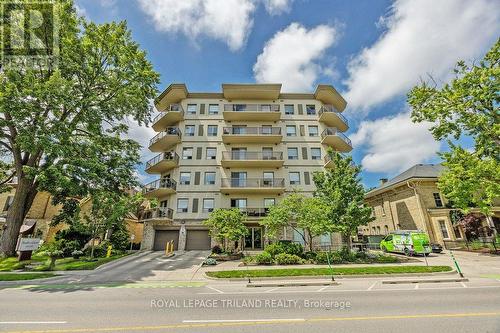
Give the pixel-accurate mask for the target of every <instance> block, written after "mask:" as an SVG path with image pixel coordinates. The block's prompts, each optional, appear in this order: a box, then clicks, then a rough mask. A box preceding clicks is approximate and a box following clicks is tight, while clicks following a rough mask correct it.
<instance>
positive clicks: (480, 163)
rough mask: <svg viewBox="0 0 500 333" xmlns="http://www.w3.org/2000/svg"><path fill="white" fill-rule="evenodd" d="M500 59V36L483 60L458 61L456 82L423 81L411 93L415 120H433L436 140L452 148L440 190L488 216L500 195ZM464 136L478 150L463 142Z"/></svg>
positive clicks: (444, 155)
mask: <svg viewBox="0 0 500 333" xmlns="http://www.w3.org/2000/svg"><path fill="white" fill-rule="evenodd" d="M499 61H500V40H499V41H497V42H496V43H495V45H493V47H492V48H491V50H490V51H489V52H488V53H487V54H486V56H485V57H484V59H482V60H481V61H479V62H477V63H476V62H474V63H471V64H466V63H465V62H464V61H460V62H458V64H457V67H456V69H455V71H454V74H455V78H453V79H452V80H451V82H450V83H446V84H444V85H443V86H441V87H438V85H437V84H436V83H435V82H434V81H432V80H431V81H430V82H423V83H422V84H420V85H418V86H416V87H414V88H413V89H412V90H411V91H410V92H409V94H408V103H409V104H410V105H411V107H412V119H413V121H415V122H422V121H430V122H432V123H433V125H432V127H431V128H430V131H431V133H432V135H433V136H434V138H435V139H436V140H443V139H446V140H448V143H449V145H450V148H451V149H450V151H449V152H444V153H441V154H440V155H441V157H442V158H443V160H444V162H443V165H444V166H445V167H446V169H445V171H444V173H443V175H442V176H441V177H440V178H439V180H438V187H439V189H440V190H441V191H442V192H443V194H444V195H445V196H446V197H447V198H448V199H449V200H450V201H451V202H452V204H453V205H454V206H455V207H456V208H459V209H461V210H463V211H466V212H467V211H468V210H469V209H470V208H471V207H479V208H480V210H481V211H482V212H483V213H484V214H486V215H487V216H488V215H491V207H492V206H493V205H494V202H495V200H498V197H499V195H500V164H499V159H500V110H499V105H500V94H499V91H500V80H499V78H500V67H499ZM464 136H465V137H469V138H472V139H473V141H474V149H473V150H469V149H467V148H466V147H462V146H461V145H460V140H459V139H461V138H462V137H464ZM452 139H453V140H454V141H455V142H452Z"/></svg>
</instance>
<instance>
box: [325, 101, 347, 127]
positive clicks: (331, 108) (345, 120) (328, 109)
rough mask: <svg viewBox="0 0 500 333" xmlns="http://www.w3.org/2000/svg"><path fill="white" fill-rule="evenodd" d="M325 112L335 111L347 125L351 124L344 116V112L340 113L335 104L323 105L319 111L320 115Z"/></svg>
mask: <svg viewBox="0 0 500 333" xmlns="http://www.w3.org/2000/svg"><path fill="white" fill-rule="evenodd" d="M325 112H332V113H335V114H336V115H337V116H338V117H339V118H340V119H341V120H342V121H343V122H344V124H346V125H347V126H349V122H348V121H347V118H346V117H344V115H343V114H342V113H340V112H339V111H338V110H337V109H336V108H335V107H334V106H333V105H323V106H322V107H321V108H320V109H319V111H318V117H321V115H322V114H323V113H325Z"/></svg>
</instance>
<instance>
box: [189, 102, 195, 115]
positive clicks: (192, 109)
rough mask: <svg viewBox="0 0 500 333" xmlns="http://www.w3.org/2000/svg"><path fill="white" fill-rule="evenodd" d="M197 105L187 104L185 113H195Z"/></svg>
mask: <svg viewBox="0 0 500 333" xmlns="http://www.w3.org/2000/svg"><path fill="white" fill-rule="evenodd" d="M196 109H197V105H196V104H188V106H187V114H196Z"/></svg>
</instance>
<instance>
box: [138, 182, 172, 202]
mask: <svg viewBox="0 0 500 333" xmlns="http://www.w3.org/2000/svg"><path fill="white" fill-rule="evenodd" d="M176 188H177V182H176V181H175V180H173V179H168V178H166V179H158V180H155V181H154V182H151V183H149V184H146V185H144V187H143V189H142V194H144V196H145V197H146V198H159V197H163V196H166V195H169V194H172V193H175V189H176Z"/></svg>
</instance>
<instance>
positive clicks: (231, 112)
mask: <svg viewBox="0 0 500 333" xmlns="http://www.w3.org/2000/svg"><path fill="white" fill-rule="evenodd" d="M223 115H224V120H226V121H233V120H234V121H240V120H241V121H278V120H280V118H281V112H280V106H279V105H278V104H225V105H224V112H223Z"/></svg>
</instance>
